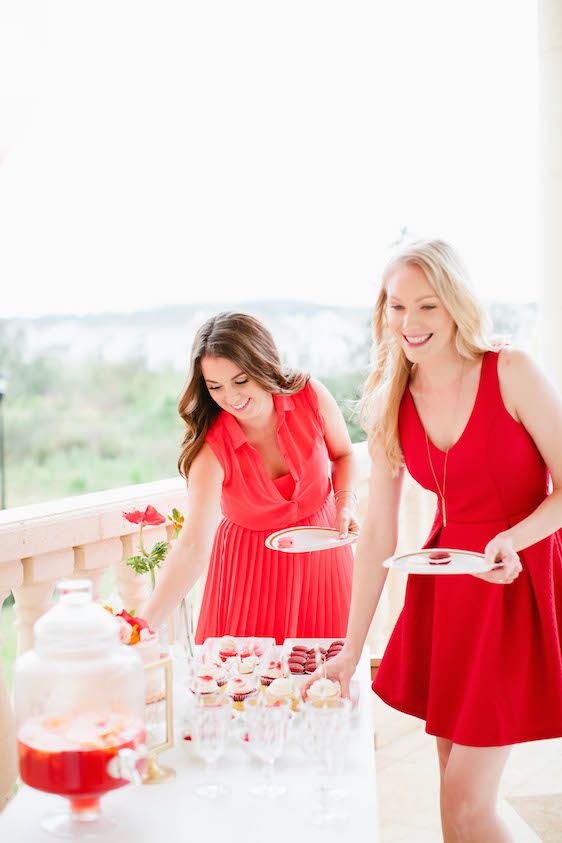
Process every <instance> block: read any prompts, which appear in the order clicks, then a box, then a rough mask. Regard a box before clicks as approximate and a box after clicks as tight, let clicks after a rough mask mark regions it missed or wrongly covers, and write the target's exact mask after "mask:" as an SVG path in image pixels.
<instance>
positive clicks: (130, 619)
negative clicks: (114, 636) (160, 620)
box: [117, 609, 150, 632]
mask: <svg viewBox="0 0 562 843" xmlns="http://www.w3.org/2000/svg"><path fill="white" fill-rule="evenodd" d="M117 617H118V618H123V620H124V621H127V623H128V624H131V626H133V627H134V626H136V627H138V630H139V632H140V630H141V629H149V628H150V627H149V626H148V621H145V620H144V618H137V616H136V615H130V614H129V613H128V612H126V611H125V609H123V611H122V612H118V613H117Z"/></svg>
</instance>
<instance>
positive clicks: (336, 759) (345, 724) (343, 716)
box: [305, 698, 351, 825]
mask: <svg viewBox="0 0 562 843" xmlns="http://www.w3.org/2000/svg"><path fill="white" fill-rule="evenodd" d="M350 715H351V703H350V701H349V700H348V699H343V698H342V699H339V700H334V701H331V702H330V704H329V705H325V706H322V707H318V706H317V705H315V704H313V703H310V702H308V703H306V706H305V724H306V725H305V729H306V731H305V734H306V738H305V741H306V746H307V748H308V751H309V753H310V755H311V756H312V758H313V759H314V761H315V762H316V766H317V769H318V772H319V773H320V779H319V782H320V783H319V787H318V797H319V803H318V810H317V811H316V813H315V816H314V821H315V823H316V824H317V825H335V824H338V823H342V822H344V821H345V820H346V819H347V813H346V812H345V810H344V809H343V807H341V805H340V804H339V803H340V802H341V799H342V798H344V797H347V796H348V795H349V794H348V791H347V790H346V789H345V788H344V787H341V786H336V785H335V783H334V777H335V776H336V775H337V774H338V773H339V774H341V773H342V771H343V767H344V764H345V760H344V759H345V750H346V747H347V743H348V737H349V728H350Z"/></svg>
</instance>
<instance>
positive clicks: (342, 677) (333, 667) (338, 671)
mask: <svg viewBox="0 0 562 843" xmlns="http://www.w3.org/2000/svg"><path fill="white" fill-rule="evenodd" d="M356 667H357V661H356V660H355V659H354V658H353V656H352V655H351V653H349V652H347V651H346V648H345V646H344V647H342V649H341V650H340V652H339V653H338V654H337V656H334V658H333V659H329V660H328V661H327V662H325V664H324V665H323V666H322V667H319V668H317V669H316V670H315V671H314V673H312V674H311V675H310V676H309V677H308V679H307V680H306V682H305V683H304V685H303V686H302V688H301V694H302V698H303V700H304V699H306V692H307V691H308V689H309V688H310V686H311V685H312V683H313V682H316V680H317V679H321V678H322V677H323V676H324V671H326V673H325V675H326V678H327V679H333V680H336V679H337V680H338V681H339V683H340V687H341V694H342V697H349V682H350V680H351V677H352V676H353V674H354V673H355V668H356Z"/></svg>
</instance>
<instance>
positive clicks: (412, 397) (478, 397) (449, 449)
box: [407, 352, 486, 456]
mask: <svg viewBox="0 0 562 843" xmlns="http://www.w3.org/2000/svg"><path fill="white" fill-rule="evenodd" d="M485 359H486V352H484V354H483V355H482V360H481V363H480V373H479V375H478V387H477V389H476V395H475V398H474V403H473V405H472V410H471V411H470V415H469V417H468V420H467V422H466V424H465V426H464V427H463V429H462V432H461V434H460V436H459V437H458V439H457V440H456V441H455V442H453V444H452V445H451V446H450V447H449V448H447V450H446V451H444V450H443V448H439V447H438V446H437V445H436V444H435V443H434V442H433V441H432V439H431V438H430V436H429V434H428V432H427V430H426V429H425V426H424V423H423V422H422V420H421V416H420V414H419V412H418V408H417V407H416V402H415V401H414V396H413V395H412V390H411V389H410V383H409V382H408V385H407V390H408V395H409V396H410V401H411V402H412V406H413V408H414V412H415V414H416V417H417V419H418V422H419V424H420V427H421V429H422V430H423V432H424V433H425V435H426V436H427V441H428V442H429V444H430V446H431V447H432V448H433V449H434V450H435V451H437V452H438V453H440V454H442V455H443V456H446V455H447V454H450V453H451V451H452V450H453V449H454V448H456V447H457V445H459V444H460V442H461V441H462V439H464V437H465V435H466V433H467V431H468V429H469V427H470V425H471V422H472V420H473V418H474V416H475V414H476V408H477V406H478V403H479V399H480V393H481V391H482V381H483V374H484V363H485Z"/></svg>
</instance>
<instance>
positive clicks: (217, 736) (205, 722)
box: [190, 697, 231, 799]
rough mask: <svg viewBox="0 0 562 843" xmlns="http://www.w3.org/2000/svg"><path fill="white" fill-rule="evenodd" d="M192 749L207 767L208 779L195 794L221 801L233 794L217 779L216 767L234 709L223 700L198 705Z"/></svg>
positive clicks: (194, 719) (198, 787) (193, 720)
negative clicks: (220, 798)
mask: <svg viewBox="0 0 562 843" xmlns="http://www.w3.org/2000/svg"><path fill="white" fill-rule="evenodd" d="M191 715H192V716H191V724H190V725H191V742H192V746H193V748H194V750H195V752H196V753H197V755H199V757H200V758H202V759H203V761H204V762H205V765H206V774H205V778H204V780H203V781H202V782H201V783H200V784H199V785H197V787H196V788H195V793H196V794H197V796H201V797H202V798H204V799H218V798H219V797H221V796H226V795H227V794H229V793H230V788H229V787H228V786H227V785H225V784H223V783H222V782H218V781H216V780H215V773H214V771H215V765H216V762H217V760H218V759H219V758H220V756H221V755H222V754H223V752H224V749H225V745H226V738H227V734H228V730H229V728H230V719H231V706H230V704H229V702H228V700H225V699H223V698H221V697H219V698H215V699H214V700H213V701H212V702H205V701H201V702H198V704H197V705H196V706H194V708H193V709H192V712H191Z"/></svg>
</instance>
